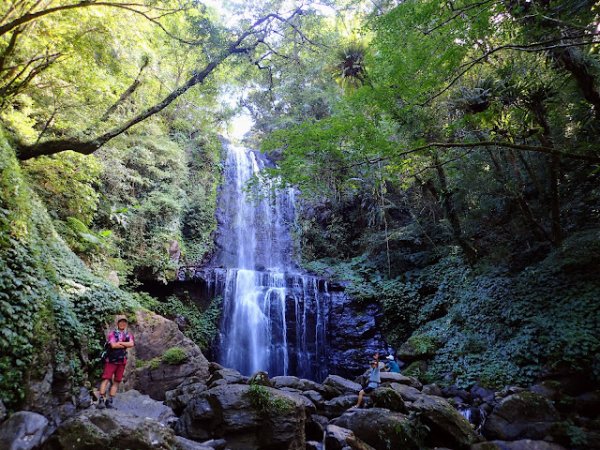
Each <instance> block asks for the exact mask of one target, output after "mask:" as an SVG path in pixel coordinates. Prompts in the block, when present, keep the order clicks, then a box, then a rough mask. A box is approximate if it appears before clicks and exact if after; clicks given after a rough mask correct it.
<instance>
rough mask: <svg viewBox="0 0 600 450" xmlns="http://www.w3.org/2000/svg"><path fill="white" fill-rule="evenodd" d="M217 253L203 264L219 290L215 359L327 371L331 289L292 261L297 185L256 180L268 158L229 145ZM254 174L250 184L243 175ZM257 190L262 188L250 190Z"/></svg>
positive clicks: (311, 374)
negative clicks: (284, 187) (278, 185)
mask: <svg viewBox="0 0 600 450" xmlns="http://www.w3.org/2000/svg"><path fill="white" fill-rule="evenodd" d="M227 151H228V156H227V160H226V164H225V176H224V183H223V186H222V188H221V192H220V197H219V210H220V211H219V214H218V217H219V229H218V233H217V239H216V243H217V252H216V254H215V256H214V258H213V260H212V261H211V263H210V265H209V267H205V268H204V269H203V272H204V279H205V280H206V282H207V287H208V291H209V292H208V294H209V295H210V296H222V297H223V316H222V321H221V329H220V336H219V343H218V350H217V353H218V360H219V362H220V363H222V364H223V365H225V366H227V367H233V368H235V369H237V370H239V371H240V372H241V373H243V374H246V375H250V374H252V373H254V372H256V371H258V370H265V371H267V372H268V373H269V375H270V376H276V375H296V376H300V377H304V378H312V379H322V378H323V377H324V376H325V375H326V374H327V364H326V360H327V358H326V354H327V342H326V341H327V340H326V336H327V318H328V309H329V305H330V301H329V300H330V294H329V292H328V288H327V284H326V282H324V281H323V280H321V279H318V278H316V277H312V276H308V275H306V274H303V273H301V272H300V271H299V270H298V269H297V267H296V266H295V264H294V262H293V253H294V252H293V241H292V239H291V235H290V234H291V233H290V226H291V224H293V222H294V217H295V211H294V191H293V190H291V189H288V190H279V191H278V190H272V189H270V186H268V185H267V183H268V182H267V181H265V180H263V179H261V177H260V173H261V170H262V169H263V168H264V167H265V166H266V165H267V164H268V161H267V160H266V158H265V157H264V156H263V155H261V154H259V153H257V152H253V151H251V150H248V149H245V148H241V147H235V146H232V145H228V146H227ZM252 177H255V180H256V181H257V182H256V183H255V185H254V188H255V189H248V187H247V185H248V181H250V180H251V178H252ZM252 192H254V193H255V194H256V192H259V193H260V194H261V195H252Z"/></svg>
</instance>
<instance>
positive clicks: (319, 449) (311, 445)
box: [306, 441, 323, 450]
mask: <svg viewBox="0 0 600 450" xmlns="http://www.w3.org/2000/svg"><path fill="white" fill-rule="evenodd" d="M306 450H323V444H322V443H321V442H320V441H307V442H306Z"/></svg>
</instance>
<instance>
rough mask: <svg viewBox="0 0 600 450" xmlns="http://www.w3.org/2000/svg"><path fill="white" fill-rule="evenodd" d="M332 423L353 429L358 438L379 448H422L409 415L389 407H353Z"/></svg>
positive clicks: (405, 449)
mask: <svg viewBox="0 0 600 450" xmlns="http://www.w3.org/2000/svg"><path fill="white" fill-rule="evenodd" d="M331 425H337V426H338V427H342V428H347V429H349V430H352V431H353V432H354V434H355V435H356V436H357V437H358V438H360V439H361V440H363V441H364V442H366V443H367V444H369V445H370V446H372V447H374V448H376V449H378V450H379V449H381V450H385V449H390V450H393V449H402V450H413V449H414V450H417V449H419V448H420V445H419V443H418V442H417V441H416V440H415V439H414V437H413V433H412V424H411V423H410V421H409V419H408V417H407V416H405V415H404V414H401V413H397V412H393V411H390V410H389V409H383V408H369V409H352V410H349V411H347V412H346V413H344V414H343V415H342V416H340V417H338V418H337V419H334V420H333V421H332V422H331ZM328 450H329V448H328Z"/></svg>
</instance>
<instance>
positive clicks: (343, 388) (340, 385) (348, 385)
mask: <svg viewBox="0 0 600 450" xmlns="http://www.w3.org/2000/svg"><path fill="white" fill-rule="evenodd" d="M323 385H324V386H331V387H332V388H334V389H336V390H338V391H340V392H341V393H342V394H358V392H359V391H360V390H361V389H362V386H361V385H360V384H358V383H355V382H354V381H350V380H346V379H345V378H342V377H340V376H338V375H329V376H328V377H327V378H325V381H323Z"/></svg>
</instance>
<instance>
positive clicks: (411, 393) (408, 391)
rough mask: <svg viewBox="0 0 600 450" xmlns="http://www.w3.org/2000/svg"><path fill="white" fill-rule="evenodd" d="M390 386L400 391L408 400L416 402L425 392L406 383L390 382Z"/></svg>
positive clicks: (404, 398) (403, 397)
mask: <svg viewBox="0 0 600 450" xmlns="http://www.w3.org/2000/svg"><path fill="white" fill-rule="evenodd" d="M390 387H391V388H392V389H393V390H394V391H396V392H398V394H400V396H401V397H402V399H403V400H405V401H407V402H414V401H416V400H417V399H419V398H420V397H421V396H422V395H423V394H422V393H421V391H419V390H418V389H415V388H414V387H410V386H406V385H405V384H399V383H390Z"/></svg>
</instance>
